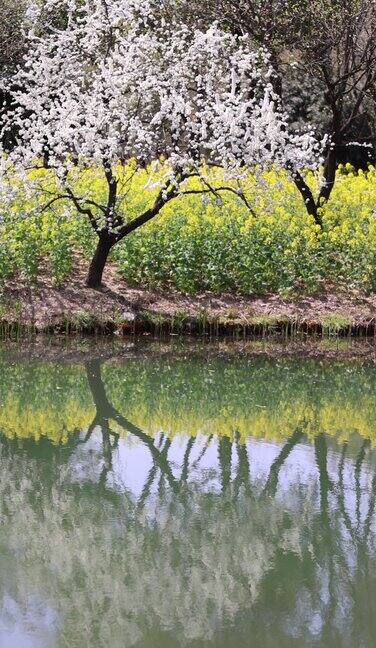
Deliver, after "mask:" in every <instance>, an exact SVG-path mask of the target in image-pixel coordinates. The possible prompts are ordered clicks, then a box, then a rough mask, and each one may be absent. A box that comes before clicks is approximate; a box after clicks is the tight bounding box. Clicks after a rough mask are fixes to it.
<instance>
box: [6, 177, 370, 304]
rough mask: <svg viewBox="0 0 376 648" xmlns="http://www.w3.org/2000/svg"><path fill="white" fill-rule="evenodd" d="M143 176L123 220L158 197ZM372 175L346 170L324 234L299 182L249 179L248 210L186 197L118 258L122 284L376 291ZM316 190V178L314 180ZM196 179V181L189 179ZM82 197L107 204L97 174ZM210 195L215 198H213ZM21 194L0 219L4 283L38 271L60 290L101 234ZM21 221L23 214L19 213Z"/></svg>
mask: <svg viewBox="0 0 376 648" xmlns="http://www.w3.org/2000/svg"><path fill="white" fill-rule="evenodd" d="M146 176H147V174H146V172H139V173H138V174H136V176H135V178H134V180H133V183H132V187H131V190H130V191H129V194H127V201H126V203H127V204H126V208H125V207H124V218H125V219H132V218H134V217H135V216H137V215H138V214H139V213H140V212H141V211H142V210H144V209H145V208H146V207H147V205H148V204H150V202H151V201H152V200H153V196H154V192H155V190H153V189H146V188H145V184H146ZM375 180H376V170H375V168H374V167H370V169H369V171H368V173H365V172H362V171H359V172H358V173H355V172H354V170H353V169H352V168H351V167H350V166H347V167H345V168H340V169H339V170H338V174H337V182H336V185H335V188H334V190H333V193H332V196H331V199H330V201H329V203H328V204H327V205H325V206H323V208H322V217H323V230H322V231H321V230H320V228H319V227H318V226H317V225H315V223H314V222H313V220H312V219H311V217H309V216H308V215H307V214H306V211H305V209H304V205H303V204H302V202H301V197H300V196H299V194H298V192H297V190H296V188H295V186H294V184H293V183H292V182H291V181H289V179H288V178H287V176H286V175H285V174H284V173H282V172H279V171H276V170H272V171H269V172H265V173H262V174H258V176H257V179H256V177H255V176H254V175H252V176H250V177H249V178H247V179H246V180H245V181H244V190H245V193H246V195H247V199H248V201H249V203H250V205H251V206H252V209H253V213H251V212H250V211H249V210H248V209H247V207H246V206H245V204H244V202H243V201H242V200H241V199H240V197H239V198H237V197H236V196H235V195H234V194H231V193H222V194H221V199H220V200H218V198H217V197H215V196H212V195H211V194H206V195H205V197H204V199H203V198H202V196H198V195H189V196H184V197H181V198H179V199H176V200H175V201H172V202H171V203H169V204H168V205H167V206H166V207H165V208H164V210H163V211H162V212H161V214H160V215H159V216H158V217H157V218H155V219H154V220H152V221H150V222H149V223H148V224H147V225H145V226H143V227H142V228H140V229H138V230H136V231H135V232H133V233H132V234H131V235H130V236H128V237H127V238H126V239H125V240H123V241H122V242H121V243H120V244H118V245H117V246H116V247H115V248H114V251H113V253H112V260H113V262H115V263H116V265H117V267H118V270H119V274H120V276H121V277H123V278H124V279H125V280H126V281H128V282H130V283H133V284H138V285H140V284H142V285H146V286H149V287H155V288H161V287H167V288H174V289H178V290H180V291H183V292H187V293H194V292H196V291H199V290H212V291H214V292H222V291H233V292H239V293H244V294H249V293H265V292H268V291H275V292H280V293H282V294H284V295H286V296H288V295H290V294H292V293H294V292H295V291H306V292H310V291H314V290H316V289H317V288H318V287H319V286H320V283H321V282H322V281H323V280H324V279H326V280H329V281H331V282H332V283H334V284H336V285H338V286H341V285H343V286H346V287H354V288H359V289H362V290H366V291H373V290H375V289H376V219H375V213H374V209H375V204H376V182H375ZM307 181H308V182H309V184H310V185H311V186H313V185H314V184H315V182H316V178H315V177H314V176H313V175H312V176H308V178H307ZM191 182H193V181H191ZM77 185H78V186H77V190H78V191H79V192H80V191H83V192H85V191H87V188H88V187H89V186H90V190H91V191H92V193H94V197H95V199H96V200H97V201H98V202H103V200H104V191H105V187H104V184H103V181H102V179H101V178H100V177H99V176H98V174H97V173H96V172H95V170H89V171H88V172H87V173H86V176H85V177H83V178H80V180H79V182H78V183H77ZM208 196H209V197H208ZM35 207H37V205H35V204H33V203H30V201H28V200H27V199H26V198H25V197H24V196H20V197H19V199H18V202H17V203H16V204H15V207H14V211H13V212H12V213H4V214H1V213H0V216H1V217H2V218H1V219H0V281H1V280H5V279H6V278H7V277H9V276H10V275H11V274H12V273H13V272H17V273H20V274H21V275H22V276H24V277H25V278H26V279H28V280H29V281H33V280H35V279H36V277H37V275H38V272H39V271H40V268H41V265H42V264H43V267H47V270H48V272H49V273H50V274H51V276H52V277H53V279H54V280H55V282H56V283H60V282H62V281H63V280H64V279H65V278H66V277H67V275H68V274H69V272H70V271H71V269H72V265H73V255H74V254H75V253H79V254H80V255H81V256H84V257H85V258H86V259H89V258H90V255H91V254H92V252H93V249H94V246H95V244H96V236H95V234H94V233H93V231H92V230H91V228H90V225H89V224H88V222H87V221H86V220H85V217H82V216H79V215H77V214H76V213H75V212H74V211H73V210H72V207H71V206H70V205H67V204H59V203H54V205H53V208H52V207H51V209H50V210H49V211H44V212H43V213H42V214H40V213H39V214H38V211H37V210H36V209H35ZM23 214H25V217H22V215H23Z"/></svg>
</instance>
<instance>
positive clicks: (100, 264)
mask: <svg viewBox="0 0 376 648" xmlns="http://www.w3.org/2000/svg"><path fill="white" fill-rule="evenodd" d="M113 245H114V241H113V240H111V238H110V237H109V236H108V234H106V235H103V234H101V235H100V236H99V241H98V245H97V249H96V250H95V252H94V256H93V258H92V260H91V263H90V268H89V272H88V276H87V280H86V285H87V286H88V287H89V288H100V286H101V285H102V277H103V270H104V268H105V265H106V261H107V258H108V255H109V252H110V250H111V248H112V246H113Z"/></svg>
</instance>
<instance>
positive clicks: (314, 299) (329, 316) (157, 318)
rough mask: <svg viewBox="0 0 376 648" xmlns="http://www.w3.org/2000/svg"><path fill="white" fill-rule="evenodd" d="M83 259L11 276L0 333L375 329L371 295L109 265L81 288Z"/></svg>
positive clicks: (1, 303) (344, 332) (0, 307)
mask: <svg viewBox="0 0 376 648" xmlns="http://www.w3.org/2000/svg"><path fill="white" fill-rule="evenodd" d="M85 272H86V266H85V264H84V263H79V262H77V264H76V266H75V268H74V271H73V272H72V274H71V275H70V276H69V277H68V279H67V280H66V281H65V282H63V283H61V284H60V285H59V286H57V285H56V284H55V282H54V281H53V278H52V277H51V275H50V274H49V272H48V270H47V269H46V270H44V271H42V272H40V274H39V276H38V280H37V281H36V282H35V283H33V284H30V283H28V282H26V281H25V280H22V278H21V277H20V276H17V277H14V278H13V279H9V280H8V281H7V282H6V283H5V285H3V287H2V290H1V294H0V333H1V335H2V336H3V337H13V338H17V337H22V336H23V335H25V334H27V335H34V334H35V333H58V334H63V335H66V334H70V333H98V334H118V335H123V334H124V335H128V334H141V333H149V334H153V335H166V334H167V335H168V334H175V335H180V334H184V335H199V336H202V335H205V336H210V337H216V336H222V335H231V336H233V337H243V336H247V335H255V334H256V335H261V336H262V335H270V334H280V335H284V336H299V335H307V334H309V335H313V336H324V337H333V336H338V337H339V336H351V335H352V336H360V335H372V336H373V335H375V332H376V320H375V317H376V295H375V294H372V295H366V294H365V293H361V292H360V291H344V290H342V291H339V290H335V289H334V288H333V287H332V286H329V285H326V287H323V288H322V290H321V292H319V293H316V294H315V295H304V294H303V295H300V296H295V297H290V298H287V297H282V296H281V295H279V294H276V293H274V294H273V293H269V294H266V295H263V296H248V297H246V296H241V295H234V294H232V293H221V294H220V295H218V294H215V293H213V292H209V291H205V292H199V293H197V294H196V295H194V296H192V295H189V294H186V293H181V292H178V291H173V290H151V289H147V288H136V287H132V286H129V284H126V283H125V282H123V281H121V279H119V277H118V272H117V268H116V267H115V266H113V265H111V266H109V268H108V272H107V282H106V285H105V286H104V287H103V288H102V289H101V290H91V289H89V288H85V287H83V286H84V278H85Z"/></svg>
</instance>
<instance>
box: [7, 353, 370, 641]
mask: <svg viewBox="0 0 376 648" xmlns="http://www.w3.org/2000/svg"><path fill="white" fill-rule="evenodd" d="M40 355H41V357H42V358H43V353H42V354H40ZM47 355H48V354H47V353H46V357H47ZM107 355H111V354H107ZM375 384H376V364H375V363H374V362H372V361H369V362H365V361H344V360H343V361H329V360H321V361H319V360H310V359H298V358H297V359H277V360H273V359H267V358H261V357H251V356H247V355H246V354H241V355H237V354H236V353H228V352H210V350H209V349H208V348H206V349H204V350H203V351H201V352H200V351H197V350H193V349H189V350H188V351H186V350H182V351H179V352H178V353H176V352H174V351H171V352H170V351H169V350H168V349H166V348H163V349H160V350H158V349H157V350H153V352H149V351H148V350H146V351H145V350H142V351H140V352H139V351H138V349H137V348H134V349H131V350H130V351H129V353H128V352H125V353H124V354H123V357H122V358H120V359H119V358H112V359H111V358H109V359H107V360H105V361H103V360H101V359H98V358H96V354H95V352H94V351H93V349H92V350H91V351H90V353H88V354H87V356H85V355H84V357H83V359H79V360H77V358H75V357H71V356H69V355H68V356H67V357H65V358H63V359H59V361H57V360H48V361H47V360H43V359H38V360H35V359H31V358H30V359H24V358H23V357H22V355H20V354H18V355H17V354H14V353H12V352H10V351H4V352H2V353H1V354H0V587H1V592H0V646H1V648H2V647H6V648H8V647H10V648H21V647H22V648H29V647H33V648H34V647H36V648H44V647H59V648H60V647H64V646H69V647H70V648H73V647H76V646H77V647H80V648H81V647H86V646H88V647H97V646H100V647H102V646H103V647H107V646H109V647H115V648H116V647H118V646H119V647H122V648H123V647H134V648H178V647H180V646H186V647H187V648H243V647H249V648H264V647H265V648H269V646H270V648H283V647H284V646H286V647H289V648H290V647H297V648H303V647H305V646H312V647H323V648H324V647H325V648H331V647H347V646H348V647H349V648H354V647H359V648H360V647H368V646H369V647H371V646H372V647H373V646H375V645H376V542H375V541H376V524H375V504H376V451H375V449H374V448H375V441H376V399H375Z"/></svg>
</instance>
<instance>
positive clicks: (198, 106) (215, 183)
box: [0, 0, 317, 288]
mask: <svg viewBox="0 0 376 648" xmlns="http://www.w3.org/2000/svg"><path fill="white" fill-rule="evenodd" d="M158 4H160V3H159V2H158V1H156V0H154V1H153V2H150V1H149V0H111V2H106V0H45V1H44V5H43V10H44V11H46V10H48V11H57V12H60V13H59V15H60V16H62V17H61V19H60V20H59V21H56V20H55V21H53V23H52V24H53V27H51V29H50V30H45V31H44V33H43V35H42V36H40V35H38V32H37V29H36V27H35V25H38V20H39V19H40V16H39V14H40V11H41V8H40V3H38V2H31V1H30V2H29V7H28V12H27V16H28V20H29V31H28V38H27V40H28V43H29V46H28V54H27V59H26V62H25V64H24V65H23V66H22V68H20V69H19V70H18V72H17V74H16V76H15V77H14V78H13V79H12V89H11V92H12V97H13V101H14V109H13V111H12V121H11V124H10V122H9V121H8V123H5V124H4V125H3V131H6V129H7V128H10V126H12V128H13V129H14V127H15V125H16V127H17V131H18V143H17V145H16V146H15V147H14V148H13V150H12V151H7V152H6V151H3V153H2V156H1V165H0V166H1V169H0V178H1V179H0V191H1V194H2V196H3V198H4V197H5V198H6V199H7V200H9V201H11V200H12V196H13V194H14V186H15V181H16V184H17V186H18V187H19V186H20V185H21V186H22V187H24V190H25V191H27V192H28V195H30V196H31V197H33V199H34V201H35V205H37V207H36V208H37V209H41V210H42V209H44V210H45V209H51V208H52V206H53V205H54V204H55V203H57V202H58V201H63V202H64V204H65V205H71V207H72V208H73V209H74V210H76V212H79V213H80V214H82V215H83V216H84V217H86V218H88V219H89V222H90V223H91V226H92V228H93V230H94V232H95V233H96V235H97V237H98V242H97V247H96V251H95V253H94V256H93V259H92V262H91V265H90V268H89V273H88V278H87V284H88V286H90V287H93V288H96V287H99V286H100V285H101V281H102V275H103V270H104V267H105V264H106V260H107V258H108V254H109V252H110V250H111V249H112V248H113V246H114V245H116V244H117V243H118V242H120V241H121V240H122V239H124V238H125V237H126V236H128V235H129V234H130V233H131V232H133V231H134V230H135V229H137V228H138V227H141V226H142V225H144V224H145V223H147V222H148V221H149V220H150V219H152V218H154V217H155V216H157V215H158V214H159V213H160V211H161V209H162V208H163V206H164V205H166V203H168V202H169V201H171V200H173V199H176V198H178V197H179V196H181V195H184V194H187V193H209V192H211V193H212V194H214V195H216V196H218V195H219V194H220V192H222V191H231V192H233V193H234V194H236V196H237V197H238V199H241V200H244V202H245V203H246V204H247V205H248V202H247V198H246V196H245V194H244V192H243V191H242V189H241V186H242V185H241V182H240V181H241V179H242V178H243V177H244V175H245V173H246V170H247V169H249V168H250V167H252V166H254V165H256V164H257V165H261V166H265V165H268V164H271V163H277V164H284V165H286V161H288V164H289V165H290V167H291V168H301V167H302V166H310V165H312V164H315V163H316V161H317V145H316V142H315V140H314V136H313V133H312V132H311V131H309V132H306V133H305V134H296V133H290V132H289V130H288V127H287V124H286V119H285V117H284V115H283V114H282V113H281V111H280V109H279V107H278V100H277V98H276V96H275V95H274V91H273V87H272V84H271V82H270V78H271V68H270V64H269V59H268V55H267V53H266V52H265V51H264V50H261V51H254V50H253V49H252V47H251V46H250V44H249V42H248V41H247V39H244V38H241V37H237V36H234V35H229V34H225V33H224V32H222V31H220V30H219V29H218V27H217V26H216V25H214V26H212V27H211V28H210V29H209V30H207V31H192V30H191V29H189V28H188V27H185V26H184V25H183V26H182V25H179V26H178V25H176V26H174V25H171V24H170V25H168V26H167V25H165V24H164V22H163V18H162V15H163V14H162V11H159V10H158ZM14 88H16V89H14ZM130 168H131V169H132V172H130ZM140 168H143V169H146V170H147V172H148V174H149V175H150V178H149V181H148V183H147V186H146V187H145V192H149V193H150V195H152V200H151V202H150V204H148V205H147V206H146V208H145V209H142V210H141V211H140V213H138V214H137V215H136V216H134V215H132V216H131V215H130V212H129V209H128V197H129V188H130V186H131V184H132V179H133V178H134V174H135V173H136V171H137V170H138V169H140ZM213 168H216V169H218V168H220V169H221V172H220V173H218V172H217V173H216V174H214V175H213ZM88 169H96V170H97V172H98V173H101V174H102V176H103V181H104V183H105V186H106V196H105V199H104V200H98V199H97V197H96V195H95V194H94V192H93V191H91V188H90V186H89V187H88V186H86V187H85V189H81V190H80V189H79V187H80V183H79V182H78V179H79V178H80V175H82V174H83V173H85V170H88ZM38 170H39V171H38ZM191 178H194V179H195V180H194V184H192V180H190V179H191ZM213 178H215V179H214V180H213ZM148 195H149V194H148ZM248 206H249V205H248Z"/></svg>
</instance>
